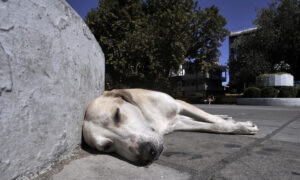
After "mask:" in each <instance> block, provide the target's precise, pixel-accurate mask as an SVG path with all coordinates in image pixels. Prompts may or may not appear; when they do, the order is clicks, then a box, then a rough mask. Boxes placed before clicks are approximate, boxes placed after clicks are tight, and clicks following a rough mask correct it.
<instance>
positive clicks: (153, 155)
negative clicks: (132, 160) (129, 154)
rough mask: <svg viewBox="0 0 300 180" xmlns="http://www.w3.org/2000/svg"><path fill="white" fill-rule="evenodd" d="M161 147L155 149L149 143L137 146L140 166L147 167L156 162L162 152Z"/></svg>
mask: <svg viewBox="0 0 300 180" xmlns="http://www.w3.org/2000/svg"><path fill="white" fill-rule="evenodd" d="M163 149H164V147H163V145H159V146H158V147H156V146H155V145H154V144H153V143H151V142H143V143H141V144H140V145H139V152H140V155H141V160H140V161H141V162H140V163H141V164H142V165H148V164H150V163H152V162H153V161H155V160H157V159H158V157H159V156H160V154H161V152H162V151H163Z"/></svg>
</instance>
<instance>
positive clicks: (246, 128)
mask: <svg viewBox="0 0 300 180" xmlns="http://www.w3.org/2000/svg"><path fill="white" fill-rule="evenodd" d="M237 125H238V128H239V132H240V133H241V134H251V135H253V134H256V133H257V132H258V131H259V129H258V127H257V126H256V125H255V124H254V123H253V122H251V121H246V122H237Z"/></svg>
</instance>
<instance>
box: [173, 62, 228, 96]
mask: <svg viewBox="0 0 300 180" xmlns="http://www.w3.org/2000/svg"><path fill="white" fill-rule="evenodd" d="M190 69H191V68H189V67H188V64H183V65H181V66H180V68H179V71H178V72H177V73H171V75H170V76H171V77H173V78H176V79H177V82H178V89H179V91H180V93H181V94H182V95H191V94H194V93H198V92H201V93H204V94H209V95H211V94H224V87H223V86H222V82H225V81H226V70H227V67H226V66H222V65H219V64H218V65H216V67H215V68H214V69H212V70H211V71H209V72H196V73H195V72H192V71H190ZM223 75H224V76H223Z"/></svg>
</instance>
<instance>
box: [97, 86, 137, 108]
mask: <svg viewBox="0 0 300 180" xmlns="http://www.w3.org/2000/svg"><path fill="white" fill-rule="evenodd" d="M103 95H104V96H112V97H119V98H121V99H123V100H124V101H127V102H129V103H131V104H134V105H136V103H135V101H134V100H133V97H132V95H131V94H130V93H129V92H128V91H126V90H124V89H115V90H112V91H106V92H105V93H104V94H103Z"/></svg>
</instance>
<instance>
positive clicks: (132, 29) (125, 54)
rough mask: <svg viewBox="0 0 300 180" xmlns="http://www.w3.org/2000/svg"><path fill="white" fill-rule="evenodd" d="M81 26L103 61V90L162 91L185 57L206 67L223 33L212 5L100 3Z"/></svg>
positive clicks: (139, 0) (138, 0) (175, 0)
mask: <svg viewBox="0 0 300 180" xmlns="http://www.w3.org/2000/svg"><path fill="white" fill-rule="evenodd" d="M86 23H87V25H88V26H89V28H90V29H91V31H92V32H93V34H94V35H95V37H96V39H97V40H98V42H99V43H100V45H101V47H102V50H103V52H104V54H105V58H106V88H108V89H111V88H123V87H146V88H151V89H159V88H168V86H170V81H169V79H168V76H169V72H170V71H171V70H173V71H176V70H177V69H178V67H179V65H180V64H182V63H183V62H184V61H185V60H186V59H187V58H190V59H195V63H197V64H201V65H202V66H203V65H206V66H203V67H204V68H208V67H210V66H209V64H213V62H215V61H216V60H217V58H218V56H219V54H220V53H219V51H218V49H217V47H219V46H220V41H223V40H224V38H225V36H226V34H227V30H225V29H224V26H225V24H226V20H225V19H224V18H223V17H222V16H221V15H220V14H219V10H218V8H217V7H215V6H212V7H210V8H206V9H205V10H204V11H202V10H201V9H200V7H199V6H198V4H197V2H194V1H193V0H113V1H111V0H100V1H99V6H98V8H96V9H93V10H92V11H91V12H89V13H88V15H87V17H86Z"/></svg>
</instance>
